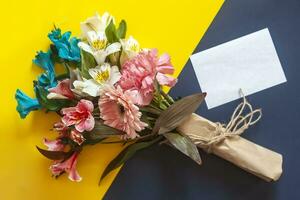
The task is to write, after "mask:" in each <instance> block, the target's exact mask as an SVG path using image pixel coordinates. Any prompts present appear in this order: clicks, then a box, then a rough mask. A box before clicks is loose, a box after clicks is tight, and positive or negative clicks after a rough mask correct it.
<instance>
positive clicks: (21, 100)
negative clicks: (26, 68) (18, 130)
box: [15, 89, 41, 118]
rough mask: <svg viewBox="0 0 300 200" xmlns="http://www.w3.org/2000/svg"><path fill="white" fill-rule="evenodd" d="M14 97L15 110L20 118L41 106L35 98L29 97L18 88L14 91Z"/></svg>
mask: <svg viewBox="0 0 300 200" xmlns="http://www.w3.org/2000/svg"><path fill="white" fill-rule="evenodd" d="M15 98H16V100H17V103H18V105H17V111H18V112H19V114H20V117H21V118H25V117H26V116H27V115H28V113H30V112H31V111H33V110H38V109H40V108H41V106H40V104H39V101H38V100H37V99H33V98H30V97H29V96H27V95H26V94H25V93H24V92H22V91H21V90H19V89H17V91H16V94H15Z"/></svg>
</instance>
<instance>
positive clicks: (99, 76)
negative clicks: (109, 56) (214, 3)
mask: <svg viewBox="0 0 300 200" xmlns="http://www.w3.org/2000/svg"><path fill="white" fill-rule="evenodd" d="M89 74H90V75H91V77H92V78H93V79H89V80H83V81H74V83H73V85H74V87H75V89H74V90H75V91H76V92H77V93H84V94H88V95H90V96H93V97H96V96H99V95H100V92H101V89H102V88H103V87H104V86H106V85H109V86H113V85H114V84H115V83H116V82H118V81H119V79H120V78H121V73H120V72H119V68H118V66H112V67H111V66H110V65H109V64H108V63H105V64H104V65H101V66H97V67H95V68H92V69H90V70H89Z"/></svg>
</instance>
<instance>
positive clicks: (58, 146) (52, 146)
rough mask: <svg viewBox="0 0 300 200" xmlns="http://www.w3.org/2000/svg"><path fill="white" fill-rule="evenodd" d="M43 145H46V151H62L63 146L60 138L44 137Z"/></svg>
mask: <svg viewBox="0 0 300 200" xmlns="http://www.w3.org/2000/svg"><path fill="white" fill-rule="evenodd" d="M44 145H45V146H47V147H48V151H62V150H64V148H65V145H64V144H63V143H62V142H61V139H60V138H58V139H56V140H48V139H47V138H44Z"/></svg>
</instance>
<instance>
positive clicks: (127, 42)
mask: <svg viewBox="0 0 300 200" xmlns="http://www.w3.org/2000/svg"><path fill="white" fill-rule="evenodd" d="M120 42H121V45H122V50H123V51H122V55H121V58H120V59H121V61H120V62H121V64H123V63H124V62H125V60H127V59H131V58H133V57H135V56H136V55H137V54H138V53H139V52H140V50H141V49H140V44H139V43H138V41H137V40H135V39H134V38H133V37H132V36H130V37H129V38H128V39H123V40H120Z"/></svg>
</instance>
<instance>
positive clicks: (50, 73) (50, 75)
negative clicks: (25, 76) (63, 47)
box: [33, 50, 57, 89]
mask: <svg viewBox="0 0 300 200" xmlns="http://www.w3.org/2000/svg"><path fill="white" fill-rule="evenodd" d="M33 63H34V64H36V65H37V66H39V67H41V68H42V69H44V70H45V72H44V73H43V74H42V75H41V76H39V78H38V83H39V85H41V86H43V87H44V88H46V89H48V88H52V87H55V86H56V85H57V81H56V79H55V71H54V64H53V61H52V59H51V51H50V50H49V51H48V52H47V53H44V52H42V51H40V52H38V53H37V55H36V56H35V59H34V60H33Z"/></svg>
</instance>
